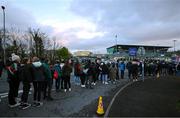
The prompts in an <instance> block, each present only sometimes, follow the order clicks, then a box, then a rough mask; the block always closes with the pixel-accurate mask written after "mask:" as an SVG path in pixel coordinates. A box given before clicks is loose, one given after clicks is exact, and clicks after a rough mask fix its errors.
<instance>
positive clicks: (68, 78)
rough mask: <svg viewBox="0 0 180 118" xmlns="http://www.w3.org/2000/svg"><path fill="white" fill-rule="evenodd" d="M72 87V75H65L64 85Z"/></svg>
mask: <svg viewBox="0 0 180 118" xmlns="http://www.w3.org/2000/svg"><path fill="white" fill-rule="evenodd" d="M67 86H68V87H69V88H71V82H70V76H64V87H65V89H67V88H68V87H67Z"/></svg>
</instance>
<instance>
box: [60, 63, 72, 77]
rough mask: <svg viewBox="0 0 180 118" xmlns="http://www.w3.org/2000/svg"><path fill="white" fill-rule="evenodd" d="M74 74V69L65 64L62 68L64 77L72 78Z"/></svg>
mask: <svg viewBox="0 0 180 118" xmlns="http://www.w3.org/2000/svg"><path fill="white" fill-rule="evenodd" d="M71 72H72V68H71V66H70V65H69V64H65V65H64V66H63V68H62V76H63V77H66V76H70V74H71Z"/></svg>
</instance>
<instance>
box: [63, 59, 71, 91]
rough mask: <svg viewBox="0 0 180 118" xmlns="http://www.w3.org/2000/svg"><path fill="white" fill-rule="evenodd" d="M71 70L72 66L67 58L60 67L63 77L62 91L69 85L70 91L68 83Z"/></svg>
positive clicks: (69, 84)
mask: <svg viewBox="0 0 180 118" xmlns="http://www.w3.org/2000/svg"><path fill="white" fill-rule="evenodd" d="M71 72H72V67H71V65H70V62H69V60H68V61H66V63H65V65H64V66H63V68H62V76H63V78H64V87H65V89H64V92H66V91H67V86H68V87H69V91H71V83H70V76H71Z"/></svg>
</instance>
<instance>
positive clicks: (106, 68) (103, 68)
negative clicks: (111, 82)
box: [101, 64, 109, 74]
mask: <svg viewBox="0 0 180 118" xmlns="http://www.w3.org/2000/svg"><path fill="white" fill-rule="evenodd" d="M101 68H102V74H109V69H108V67H107V65H106V64H103V65H102V66H101Z"/></svg>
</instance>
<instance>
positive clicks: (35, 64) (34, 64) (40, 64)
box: [32, 61, 42, 68]
mask: <svg viewBox="0 0 180 118" xmlns="http://www.w3.org/2000/svg"><path fill="white" fill-rule="evenodd" d="M32 64H33V66H34V67H36V68H38V67H40V66H42V63H41V62H40V61H38V62H33V63H32Z"/></svg>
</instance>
